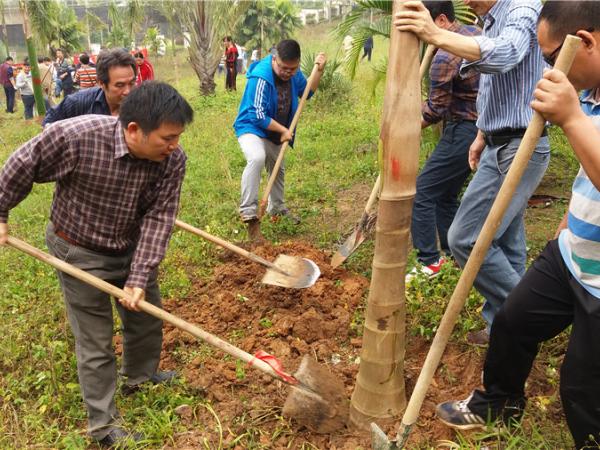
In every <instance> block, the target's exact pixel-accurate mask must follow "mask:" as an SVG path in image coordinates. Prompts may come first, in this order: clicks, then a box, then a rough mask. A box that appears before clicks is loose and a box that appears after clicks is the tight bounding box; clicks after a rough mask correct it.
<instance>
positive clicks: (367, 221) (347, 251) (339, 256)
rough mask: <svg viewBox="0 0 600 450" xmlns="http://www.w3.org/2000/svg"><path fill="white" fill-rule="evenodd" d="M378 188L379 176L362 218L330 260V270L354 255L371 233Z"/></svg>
mask: <svg viewBox="0 0 600 450" xmlns="http://www.w3.org/2000/svg"><path fill="white" fill-rule="evenodd" d="M380 188H381V175H378V176H377V180H376V181H375V185H374V186H373V190H372V191H371V195H369V200H367V204H366V206H365V210H364V212H363V215H362V217H361V218H360V220H359V221H358V223H357V224H356V226H355V227H354V231H353V232H352V234H351V235H350V236H348V239H346V240H345V241H344V243H343V244H342V245H341V246H340V248H338V250H337V252H335V254H334V255H333V257H332V258H331V267H332V268H334V269H335V268H336V267H338V266H339V265H341V264H342V263H343V262H344V261H346V259H347V258H348V256H350V255H351V254H352V253H354V250H356V249H357V248H358V246H359V245H360V244H362V243H363V241H364V240H365V239H366V238H367V235H368V234H369V233H370V232H371V231H372V229H373V225H374V224H375V222H376V221H377V213H376V212H374V211H373V206H375V200H377V196H378V195H379V189H380Z"/></svg>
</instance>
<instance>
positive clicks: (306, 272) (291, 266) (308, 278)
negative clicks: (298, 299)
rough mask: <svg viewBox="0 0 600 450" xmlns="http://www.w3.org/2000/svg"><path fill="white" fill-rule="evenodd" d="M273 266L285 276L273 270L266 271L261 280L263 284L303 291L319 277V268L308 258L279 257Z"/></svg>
mask: <svg viewBox="0 0 600 450" xmlns="http://www.w3.org/2000/svg"><path fill="white" fill-rule="evenodd" d="M273 264H275V266H276V267H277V268H279V269H281V271H283V272H285V273H286V274H287V275H285V274H283V273H281V272H280V271H278V270H275V269H267V273H265V276H264V277H263V279H262V282H263V283H265V284H272V285H274V286H281V287H287V288H296V289H303V288H308V287H311V286H312V285H313V284H315V283H316V281H317V280H318V279H319V276H321V271H320V270H319V267H318V266H317V265H316V264H315V263H314V262H313V261H311V260H310V259H308V258H299V257H297V256H288V255H279V256H278V257H277V259H276V260H275V262H274V263H273Z"/></svg>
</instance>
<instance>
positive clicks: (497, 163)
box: [394, 0, 550, 345]
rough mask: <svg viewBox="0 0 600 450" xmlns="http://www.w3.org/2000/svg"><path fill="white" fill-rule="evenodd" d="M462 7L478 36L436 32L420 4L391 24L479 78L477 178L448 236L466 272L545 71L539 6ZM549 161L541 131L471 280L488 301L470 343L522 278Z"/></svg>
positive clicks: (500, 0)
mask: <svg viewBox="0 0 600 450" xmlns="http://www.w3.org/2000/svg"><path fill="white" fill-rule="evenodd" d="M465 3H466V4H468V5H469V6H470V7H471V8H472V9H473V11H475V13H476V14H478V15H479V16H481V17H482V18H483V33H482V35H481V36H463V35H460V34H458V33H454V32H452V31H449V30H444V29H442V28H439V27H438V26H436V24H435V23H434V22H433V20H432V19H431V15H430V14H429V12H428V11H427V9H426V8H425V6H424V5H423V4H422V3H421V2H420V1H408V2H406V3H404V6H405V8H404V9H403V10H402V11H400V12H399V13H397V14H396V17H395V18H394V19H395V22H394V23H395V25H396V27H397V29H398V30H400V31H409V32H413V33H415V34H416V35H417V36H418V37H419V39H421V40H423V41H425V42H427V43H429V44H432V45H435V46H436V47H438V48H441V49H443V50H446V51H447V52H449V53H453V54H455V55H457V56H460V57H462V58H463V59H464V60H465V62H464V63H463V66H462V67H461V73H462V74H466V73H468V71H470V70H475V71H477V72H479V73H481V78H480V84H479V94H478V96H477V112H478V114H479V116H478V119H477V123H476V125H477V128H478V130H479V132H478V134H477V138H476V139H475V141H474V142H473V144H472V145H471V148H470V149H469V164H470V166H471V168H472V169H475V168H477V172H476V173H475V175H474V176H473V179H472V181H471V182H470V183H469V186H468V188H467V190H466V192H465V194H464V196H463V198H462V201H461V204H460V207H459V209H458V211H457V213H456V216H455V218H454V221H453V222H452V226H451V227H450V230H449V231H448V244H449V247H450V250H451V252H452V255H453V256H454V258H456V260H457V261H458V263H459V264H460V265H461V266H463V267H464V265H465V263H466V262H467V259H468V257H469V254H470V253H471V250H472V248H473V245H474V244H475V240H476V239H477V236H478V235H479V232H480V231H481V227H482V225H483V223H484V221H485V218H486V217H487V215H488V213H489V211H490V209H491V207H492V204H493V202H494V200H495V199H496V195H497V194H498V191H499V189H500V186H501V185H502V182H503V180H504V177H505V176H506V173H507V172H508V169H509V168H510V165H511V163H512V160H513V158H514V156H515V153H516V151H517V149H518V148H519V144H520V142H521V139H522V138H523V135H524V134H525V129H526V128H527V125H528V124H529V121H530V120H531V117H532V115H533V110H532V109H531V106H530V102H531V100H532V98H533V97H532V96H533V91H534V88H535V84H536V83H537V81H538V80H539V79H540V78H541V77H542V70H543V68H544V62H543V59H542V53H541V51H540V47H539V45H538V43H537V40H536V23H537V20H538V16H539V13H540V10H541V8H542V2H541V1H540V0H511V1H504V0H487V1H483V0H481V1H474V0H465ZM549 162H550V146H549V143H548V137H547V136H546V133H545V132H544V136H543V137H542V138H541V139H540V141H539V143H538V145H537V147H536V149H535V152H534V153H533V155H532V157H531V159H530V161H529V165H528V166H527V169H526V171H525V173H524V174H523V177H522V179H521V182H520V184H519V186H518V187H517V190H516V192H515V195H514V196H513V199H512V201H511V204H510V206H509V207H508V209H507V211H506V213H505V215H504V218H503V220H502V223H501V224H500V227H499V228H498V231H497V232H496V235H495V236H494V241H493V242H492V245H491V247H490V249H489V250H488V252H487V254H486V257H485V260H484V261H483V264H482V266H481V269H480V270H479V273H478V274H477V278H476V279H475V283H474V284H475V287H476V288H477V290H478V291H479V292H480V293H481V294H482V295H483V297H484V298H485V303H484V305H483V310H482V315H483V318H484V319H485V321H486V322H487V327H486V328H485V329H482V330H480V331H478V332H474V333H471V334H470V335H469V337H468V339H469V342H471V343H473V344H477V345H484V344H486V343H487V341H488V336H489V329H490V327H491V325H492V322H493V320H494V316H495V315H496V313H497V311H498V309H499V308H500V306H501V305H502V304H503V303H504V301H505V300H506V297H507V296H508V294H509V293H510V291H511V290H512V289H513V288H514V287H515V286H516V285H517V283H518V282H519V280H520V279H521V277H522V276H523V274H524V273H525V263H526V260H527V248H526V241H525V227H524V223H523V215H524V212H525V208H526V206H527V201H528V200H529V197H531V195H532V194H533V192H534V191H535V189H536V188H537V186H538V184H539V182H540V181H541V179H542V177H543V176H544V173H545V172H546V168H547V167H548V163H549Z"/></svg>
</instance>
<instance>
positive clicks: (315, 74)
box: [258, 63, 323, 219]
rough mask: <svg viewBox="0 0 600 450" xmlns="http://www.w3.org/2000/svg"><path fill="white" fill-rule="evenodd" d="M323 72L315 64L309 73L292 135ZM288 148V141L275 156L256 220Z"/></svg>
mask: <svg viewBox="0 0 600 450" xmlns="http://www.w3.org/2000/svg"><path fill="white" fill-rule="evenodd" d="M322 73H323V72H322V71H320V70H319V65H318V64H317V63H315V66H314V67H313V70H312V72H311V73H310V77H309V78H308V81H307V82H306V87H305V88H304V92H303V93H302V97H301V98H300V103H299V104H298V109H297V110H296V113H295V114H294V118H293V119H292V123H291V125H290V131H291V132H292V133H294V130H295V129H296V125H297V124H298V120H299V119H300V113H301V112H302V109H303V108H304V104H305V103H306V99H307V98H308V94H310V91H311V89H313V88H314V89H316V87H317V86H318V85H319V80H320V79H321V74H322ZM288 146H289V141H285V142H284V143H283V145H282V146H281V149H280V150H279V156H277V161H275V165H274V166H273V171H272V172H271V176H270V177H269V182H268V183H267V187H266V188H265V192H264V193H263V198H262V200H261V201H260V205H259V208H258V218H259V219H261V218H262V216H264V215H265V209H266V208H267V202H268V201H269V194H270V193H271V189H273V184H275V179H276V178H277V174H278V173H279V168H280V167H281V163H282V162H283V157H284V155H285V151H286V150H287V148H288Z"/></svg>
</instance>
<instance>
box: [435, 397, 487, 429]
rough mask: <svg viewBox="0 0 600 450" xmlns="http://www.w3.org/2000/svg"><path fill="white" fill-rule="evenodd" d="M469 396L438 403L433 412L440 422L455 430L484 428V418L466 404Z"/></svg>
mask: <svg viewBox="0 0 600 450" xmlns="http://www.w3.org/2000/svg"><path fill="white" fill-rule="evenodd" d="M469 400H471V397H469V398H466V399H465V400H452V401H449V402H445V403H440V404H439V405H437V407H436V408H435V413H436V415H437V416H438V419H440V420H441V421H442V422H444V423H445V424H446V425H448V426H449V427H450V428H454V429H456V430H462V431H465V430H476V429H485V428H486V426H485V419H484V418H483V417H481V416H479V415H477V414H475V413H474V412H472V411H471V410H470V409H469V407H468V406H467V404H468V403H469Z"/></svg>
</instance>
